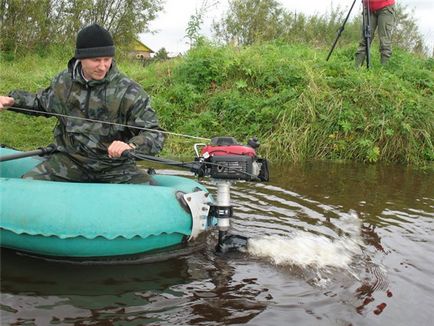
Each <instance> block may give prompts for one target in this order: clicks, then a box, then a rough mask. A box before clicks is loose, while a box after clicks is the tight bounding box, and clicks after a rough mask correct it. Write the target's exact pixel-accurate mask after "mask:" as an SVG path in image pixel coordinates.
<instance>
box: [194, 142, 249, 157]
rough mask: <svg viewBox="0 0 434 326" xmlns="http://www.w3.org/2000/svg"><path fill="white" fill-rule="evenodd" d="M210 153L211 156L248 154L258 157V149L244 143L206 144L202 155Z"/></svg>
mask: <svg viewBox="0 0 434 326" xmlns="http://www.w3.org/2000/svg"><path fill="white" fill-rule="evenodd" d="M205 153H208V154H209V155H210V156H225V155H247V156H250V157H256V151H255V150H254V149H253V148H251V147H249V146H243V145H226V146H213V145H206V146H205V147H204V148H202V150H201V151H200V154H201V155H202V156H204V155H205Z"/></svg>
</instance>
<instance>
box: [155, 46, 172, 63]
mask: <svg viewBox="0 0 434 326" xmlns="http://www.w3.org/2000/svg"><path fill="white" fill-rule="evenodd" d="M153 59H154V60H157V61H164V60H167V59H169V53H167V50H166V48H161V49H160V50H158V51H157V53H155V55H154V57H153Z"/></svg>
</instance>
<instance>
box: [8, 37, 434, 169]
mask: <svg viewBox="0 0 434 326" xmlns="http://www.w3.org/2000/svg"><path fill="white" fill-rule="evenodd" d="M354 51H355V48H354V47H345V48H341V49H336V50H335V52H334V54H333V56H332V58H331V60H330V61H329V62H326V61H325V57H326V55H327V52H328V49H324V50H321V49H314V48H312V47H309V46H306V45H297V44H292V45H289V44H284V43H268V44H260V45H259V44H258V45H255V46H251V47H245V48H234V47H230V46H215V45H212V44H205V45H202V46H200V47H197V48H195V49H193V50H191V51H189V52H188V54H187V55H186V56H184V57H183V58H177V59H173V60H169V61H166V62H160V63H158V62H157V63H153V64H151V65H149V66H146V67H143V66H142V65H140V64H139V63H135V62H129V61H126V60H122V61H120V62H119V67H120V69H121V70H122V71H124V72H125V73H127V74H128V75H129V76H130V77H132V78H133V79H134V80H136V81H137V82H139V83H140V84H141V85H142V86H143V87H144V89H145V90H146V91H147V92H148V93H149V94H150V95H151V96H152V103H153V107H154V108H155V109H156V111H157V113H158V115H159V117H160V120H161V123H162V125H163V127H164V128H165V129H166V130H168V131H171V132H176V133H181V134H188V135H195V136H202V137H207V138H210V137H212V136H216V135H230V136H234V137H236V138H237V139H238V140H239V141H242V142H245V141H246V140H247V139H248V138H249V137H251V136H257V137H258V138H259V139H260V140H261V143H262V146H261V149H260V152H261V154H262V155H263V156H266V157H268V158H271V159H273V160H275V161H284V160H291V161H303V160H312V159H344V160H356V161H364V162H396V163H402V164H413V165H423V164H426V163H429V162H432V161H433V160H434V148H433V138H434V137H433V135H434V130H433V129H434V126H433V123H434V122H433V121H434V100H433V90H434V60H433V59H432V58H431V59H426V58H420V57H417V56H414V55H411V54H409V53H407V52H404V51H400V50H399V49H396V50H395V52H394V55H393V57H392V59H391V61H390V64H389V65H388V66H386V67H383V66H381V65H380V63H379V58H378V57H379V55H378V53H377V52H376V48H373V54H372V67H371V69H370V70H367V69H365V68H361V69H355V68H354V65H353V59H352V57H353V54H354ZM67 59H68V58H67V57H65V56H64V55H60V54H59V53H55V54H54V55H48V56H47V57H39V56H37V55H28V56H26V57H24V58H19V59H15V60H12V61H6V60H1V62H0V94H5V93H7V92H8V91H9V90H11V89H15V88H21V89H27V90H30V91H36V90H38V89H41V88H43V87H46V86H47V85H48V84H49V81H50V79H51V77H52V76H54V74H56V73H57V72H58V71H60V70H62V69H63V68H64V67H65V65H66V62H67ZM0 117H1V119H0V131H1V134H0V142H1V143H6V144H8V145H10V146H15V147H18V148H21V149H31V148H35V147H37V146H42V145H45V144H48V143H50V142H51V130H52V127H53V126H54V123H55V121H54V119H44V118H28V117H25V116H23V115H21V114H15V113H11V112H3V113H2V114H1V116H0ZM193 142H194V141H191V140H189V139H185V138H182V137H175V136H169V137H168V142H167V144H166V148H165V153H164V155H175V156H177V155H187V156H188V155H192V148H191V145H192V143H193Z"/></svg>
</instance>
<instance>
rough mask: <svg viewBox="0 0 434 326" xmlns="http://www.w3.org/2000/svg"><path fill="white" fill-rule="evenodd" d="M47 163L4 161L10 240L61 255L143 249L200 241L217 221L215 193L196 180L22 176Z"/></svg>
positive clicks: (0, 193)
mask: <svg viewBox="0 0 434 326" xmlns="http://www.w3.org/2000/svg"><path fill="white" fill-rule="evenodd" d="M13 153H17V151H14V150H11V149H8V148H1V149H0V155H1V156H4V155H10V154H13ZM39 162H40V159H39V158H33V157H32V158H22V159H15V160H10V161H5V162H1V163H0V214H1V215H0V232H1V234H0V242H1V246H2V247H6V248H12V249H15V250H19V251H24V252H29V253H32V254H37V255H44V256H55V257H85V258H89V257H107V256H120V255H131V254H141V253H146V252H149V251H152V250H155V249H163V248H168V247H171V246H174V245H177V244H181V243H182V242H184V241H187V240H193V239H195V238H196V237H197V236H198V234H199V233H201V232H202V231H204V230H206V229H207V228H208V227H209V226H210V225H211V224H212V223H211V221H210V218H209V217H208V212H209V204H210V203H211V200H212V199H211V196H209V193H208V191H207V190H206V189H205V188H204V187H203V186H202V185H201V184H199V183H197V182H195V181H194V180H191V179H188V178H184V177H179V176H171V175H155V176H153V177H154V179H155V181H156V183H157V185H153V186H150V185H135V184H102V183H69V182H68V183H66V182H52V181H37V180H25V179H21V178H20V176H21V175H23V174H24V173H26V172H27V171H28V170H30V169H31V168H33V167H34V166H35V165H36V164H38V163H39Z"/></svg>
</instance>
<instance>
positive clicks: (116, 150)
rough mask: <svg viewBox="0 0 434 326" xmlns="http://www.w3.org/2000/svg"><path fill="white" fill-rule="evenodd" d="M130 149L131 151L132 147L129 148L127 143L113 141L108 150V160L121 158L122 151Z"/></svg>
mask: <svg viewBox="0 0 434 326" xmlns="http://www.w3.org/2000/svg"><path fill="white" fill-rule="evenodd" d="M130 149H133V147H131V146H130V145H128V144H127V143H124V142H123V141H119V140H115V141H114V142H113V143H111V145H110V146H109V148H108V156H109V157H110V158H114V157H121V155H122V153H123V152H124V151H127V150H130Z"/></svg>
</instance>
